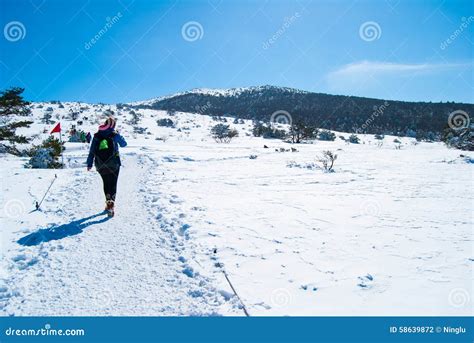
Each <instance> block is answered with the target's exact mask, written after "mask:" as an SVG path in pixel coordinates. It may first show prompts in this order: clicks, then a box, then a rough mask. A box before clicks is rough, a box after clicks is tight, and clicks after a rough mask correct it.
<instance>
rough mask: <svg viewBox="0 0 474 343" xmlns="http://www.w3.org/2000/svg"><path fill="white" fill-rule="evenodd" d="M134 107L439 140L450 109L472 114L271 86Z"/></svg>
mask: <svg viewBox="0 0 474 343" xmlns="http://www.w3.org/2000/svg"><path fill="white" fill-rule="evenodd" d="M133 105H134V106H136V107H137V108H149V109H155V110H169V111H181V112H192V113H200V114H205V115H210V116H222V115H227V116H233V117H237V118H243V119H256V120H262V121H269V120H270V118H271V115H272V114H273V113H275V112H277V111H285V112H286V113H289V115H291V118H292V121H293V122H304V123H306V124H309V125H314V126H316V127H322V128H326V129H331V130H337V131H344V132H354V133H372V134H391V135H399V136H408V137H417V138H419V139H426V140H439V139H440V137H441V135H442V132H443V130H444V129H445V128H446V127H447V123H448V118H449V115H450V113H452V112H454V111H460V110H461V111H464V112H467V113H474V105H473V104H461V103H454V102H448V103H431V102H429V103H428V102H404V101H390V100H383V99H370V98H361V97H354V96H342V95H330V94H322V93H313V92H306V91H301V90H298V89H293V88H287V87H275V86H268V85H267V86H259V87H247V88H231V89H194V90H191V91H188V92H183V93H176V94H172V95H169V96H165V97H159V98H155V99H151V100H148V101H144V102H136V103H133Z"/></svg>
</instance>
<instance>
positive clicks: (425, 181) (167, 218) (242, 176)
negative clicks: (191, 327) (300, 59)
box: [0, 89, 474, 316]
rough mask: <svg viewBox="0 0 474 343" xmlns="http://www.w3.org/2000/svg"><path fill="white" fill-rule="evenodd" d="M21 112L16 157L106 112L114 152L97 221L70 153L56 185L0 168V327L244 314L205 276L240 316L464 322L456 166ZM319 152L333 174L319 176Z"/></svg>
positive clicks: (464, 173) (338, 145)
mask: <svg viewBox="0 0 474 343" xmlns="http://www.w3.org/2000/svg"><path fill="white" fill-rule="evenodd" d="M195 92H198V91H195ZM206 92H207V93H208V94H209V93H210V94H212V96H213V97H214V96H215V95H216V94H218V93H219V92H214V91H204V90H201V91H199V92H198V93H199V95H200V96H201V95H202V94H205V93H206ZM242 92H244V93H246V92H248V90H247V89H242V90H241V93H239V91H237V90H235V91H234V93H225V94H223V96H225V97H231V95H230V94H243V93H242ZM282 92H285V90H282ZM246 94H247V93H246ZM194 95H196V94H194ZM175 98H176V97H175ZM32 107H33V114H32V117H31V119H32V120H33V121H34V124H33V125H32V126H31V127H30V128H29V129H22V130H21V132H19V133H23V134H25V135H26V136H28V137H31V138H33V143H39V142H40V141H41V140H43V139H45V138H46V137H48V135H49V131H50V130H51V129H52V127H53V126H54V125H55V123H56V122H58V121H59V122H61V125H62V127H63V130H64V132H63V139H64V140H67V139H68V137H69V135H68V134H67V131H68V130H69V129H71V127H72V125H75V127H76V129H81V130H84V131H85V132H88V131H90V132H95V130H96V128H97V125H98V124H99V123H101V122H102V121H103V120H104V119H105V116H106V115H107V114H110V113H113V114H114V115H115V117H116V118H117V119H118V130H119V131H120V132H121V134H122V135H123V136H125V138H126V139H127V141H128V146H127V147H126V148H123V149H121V158H122V162H123V167H122V169H121V172H120V179H119V188H118V193H117V214H116V216H115V217H114V218H113V219H110V220H108V219H107V218H106V217H105V216H103V214H101V211H102V209H103V202H104V199H103V195H102V190H101V189H102V185H101V180H100V177H99V176H98V174H97V173H95V172H87V171H86V169H85V159H86V156H87V153H88V145H87V144H85V143H69V142H68V143H66V151H65V155H64V159H65V164H66V168H65V169H57V170H50V169H27V168H24V165H25V163H26V162H27V160H28V158H26V157H16V156H12V155H8V154H1V155H0V167H1V171H2V176H1V177H2V193H1V194H2V195H1V198H0V202H1V204H0V208H1V212H0V215H1V223H2V225H1V227H2V229H1V230H2V240H1V249H0V256H1V262H0V311H1V313H2V315H244V313H243V311H242V306H243V305H242V303H240V301H239V300H238V298H237V297H236V296H235V295H234V293H233V291H232V289H231V287H230V285H229V284H228V282H227V280H226V278H225V277H224V275H223V269H222V268H224V270H225V271H226V273H227V274H228V276H229V279H230V280H231V282H232V284H233V286H234V287H235V289H236V290H237V292H238V294H239V296H240V298H241V300H242V302H243V303H244V304H245V306H246V309H247V310H248V312H249V313H250V315H251V316H263V315H423V316H443V315H446V316H457V315H472V306H471V303H470V295H471V294H472V285H473V283H472V281H473V280H472V273H471V272H472V263H473V260H474V256H473V255H472V195H471V194H470V193H469V192H467V191H466V190H467V189H472V183H473V180H472V172H473V169H472V168H473V164H472V158H473V156H472V154H471V153H469V152H467V153H466V152H462V154H463V157H461V156H460V154H461V152H460V151H458V150H454V149H448V148H447V147H446V146H444V145H443V144H441V143H425V142H416V140H415V139H412V138H397V137H394V136H385V138H384V139H382V140H376V139H375V138H374V136H372V135H359V138H360V139H361V144H349V143H348V142H347V141H346V140H345V138H347V137H348V136H349V134H348V133H344V132H335V133H336V135H337V136H338V138H337V139H336V140H335V141H333V142H326V141H317V140H316V141H310V142H308V143H307V144H298V145H291V144H288V143H285V142H282V141H280V140H265V139H263V138H260V137H253V136H252V135H251V129H252V123H251V121H250V120H243V121H240V120H235V118H231V117H221V118H213V117H211V116H207V115H203V114H202V113H184V112H179V111H178V112H176V113H170V112H167V111H164V110H155V109H151V108H140V109H138V108H136V107H135V108H131V107H130V106H124V105H110V106H109V105H98V104H84V103H73V102H68V103H62V104H61V103H34V104H32ZM49 116H51V117H49ZM163 119H167V121H163ZM168 120H169V121H171V122H172V125H170V124H169V123H170V122H169V121H168ZM223 121H225V122H226V123H227V124H229V125H230V126H232V127H234V128H235V129H237V130H238V132H239V137H237V138H235V139H234V140H232V141H231V142H230V143H229V144H218V143H216V142H215V141H214V139H213V138H212V137H210V135H209V132H210V129H211V127H212V126H213V125H215V124H216V123H221V122H223ZM163 122H166V123H167V125H168V126H159V125H158V123H163ZM341 137H342V138H344V139H342V138H341ZM395 139H398V140H399V141H400V143H396V142H394V140H395ZM265 146H266V147H267V148H265ZM291 148H294V151H292V149H291ZM326 150H330V151H332V152H334V153H335V154H337V155H338V156H337V160H336V162H335V167H334V170H335V172H334V173H325V172H324V171H323V170H322V169H321V168H320V163H319V162H318V157H319V156H321V155H322V153H323V151H326ZM55 174H56V175H57V178H56V179H55V177H54V175H55ZM52 180H55V182H54V184H53V186H52V187H51V190H50V193H49V194H48V196H47V197H46V199H45V201H44V203H43V205H42V206H41V211H33V209H34V204H35V202H36V201H39V200H41V198H42V197H43V195H44V193H45V192H46V190H47V189H48V186H49V185H50V183H51V181H52Z"/></svg>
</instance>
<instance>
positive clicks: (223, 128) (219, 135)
mask: <svg viewBox="0 0 474 343" xmlns="http://www.w3.org/2000/svg"><path fill="white" fill-rule="evenodd" d="M211 136H212V138H214V139H215V140H216V142H219V143H229V142H230V141H231V140H232V138H234V137H238V136H239V131H237V130H236V129H233V128H231V127H230V126H229V125H226V124H216V125H214V126H213V127H212V128H211Z"/></svg>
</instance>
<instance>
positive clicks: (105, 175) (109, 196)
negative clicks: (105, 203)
mask: <svg viewBox="0 0 474 343" xmlns="http://www.w3.org/2000/svg"><path fill="white" fill-rule="evenodd" d="M119 172H120V168H117V169H116V170H113V171H112V170H107V171H99V174H100V176H101V177H102V181H103V182H104V194H105V199H106V200H114V201H115V193H117V180H118V176H119Z"/></svg>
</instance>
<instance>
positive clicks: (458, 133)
mask: <svg viewBox="0 0 474 343" xmlns="http://www.w3.org/2000/svg"><path fill="white" fill-rule="evenodd" d="M442 139H443V141H444V142H445V143H446V145H447V146H449V147H451V148H455V149H461V150H467V151H474V125H470V126H469V127H466V128H463V129H451V128H449V129H446V130H445V131H444V133H443V138H442Z"/></svg>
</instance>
